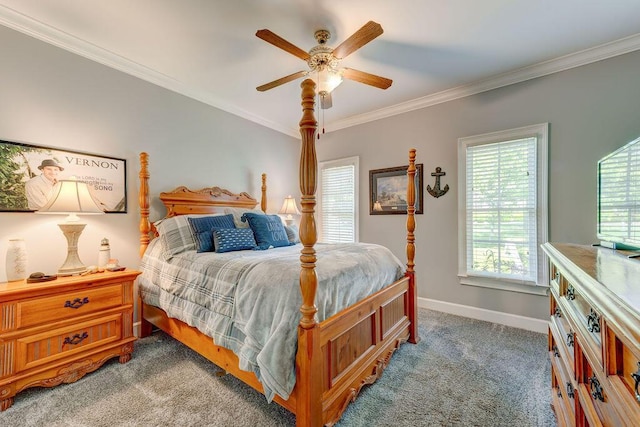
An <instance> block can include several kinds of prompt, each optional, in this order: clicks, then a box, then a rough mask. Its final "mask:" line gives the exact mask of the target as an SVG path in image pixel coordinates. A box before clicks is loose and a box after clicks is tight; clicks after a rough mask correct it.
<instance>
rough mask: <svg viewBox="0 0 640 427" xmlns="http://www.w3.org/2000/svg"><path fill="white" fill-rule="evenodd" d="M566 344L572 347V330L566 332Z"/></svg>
mask: <svg viewBox="0 0 640 427" xmlns="http://www.w3.org/2000/svg"><path fill="white" fill-rule="evenodd" d="M567 345H568V346H569V347H573V332H569V333H568V334H567Z"/></svg>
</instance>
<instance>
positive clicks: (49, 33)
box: [0, 5, 640, 138]
mask: <svg viewBox="0 0 640 427" xmlns="http://www.w3.org/2000/svg"><path fill="white" fill-rule="evenodd" d="M0 25H4V26H5V27H8V28H11V29H14V30H16V31H19V32H21V33H23V34H27V35H29V36H31V37H34V38H36V39H39V40H42V41H44V42H46V43H49V44H51V45H54V46H57V47H60V48H62V49H64V50H67V51H69V52H72V53H75V54H77V55H80V56H82V57H85V58H87V59H90V60H92V61H94V62H98V63H100V64H103V65H106V66H108V67H111V68H113V69H116V70H118V71H122V72H124V73H126V74H129V75H131V76H134V77H137V78H139V79H142V80H145V81H147V82H149V83H152V84H154V85H157V86H160V87H163V88H165V89H168V90H170V91H172V92H176V93H178V94H181V95H184V96H187V97H189V98H192V99H195V100H197V101H200V102H203V103H205V104H207V105H210V106H212V107H215V108H218V109H220V110H223V111H226V112H228V113H231V114H234V115H236V116H239V117H242V118H244V119H247V120H249V121H252V122H254V123H257V124H260V125H262V126H265V127H268V128H270V129H273V130H275V131H278V132H281V133H283V134H285V135H289V136H292V137H294V138H298V137H299V136H300V135H299V130H298V129H297V128H296V129H294V128H291V127H286V126H282V125H281V124H279V123H275V122H273V121H270V120H266V119H265V118H264V117H261V116H258V115H256V114H253V113H250V112H248V111H246V110H244V109H241V108H238V107H237V106H235V105H233V104H230V103H228V102H225V101H223V100H221V99H220V98H218V97H216V96H214V95H213V94H211V93H208V92H203V91H202V90H199V89H197V88H196V87H193V86H190V85H187V84H185V83H184V82H181V81H179V80H176V79H174V78H172V77H170V76H168V75H166V74H163V73H160V72H158V71H156V70H153V69H151V68H149V67H146V66H144V65H142V64H139V63H137V62H134V61H131V60H129V59H127V58H125V57H123V56H120V55H118V54H115V53H113V52H111V51H109V50H106V49H103V48H101V47H98V46H96V45H94V44H92V43H89V42H87V41H85V40H82V39H80V38H78V37H75V36H72V35H71V34H68V33H65V32H64V31H60V30H58V29H56V28H53V27H51V26H49V25H47V24H45V23H43V22H41V21H38V20H36V19H33V18H30V17H28V16H26V15H23V14H21V13H18V12H16V11H15V10H13V9H11V8H8V7H6V6H2V5H0ZM636 50H640V33H638V34H635V35H632V36H629V37H626V38H623V39H620V40H616V41H613V42H610V43H606V44H603V45H600V46H596V47H593V48H590V49H585V50H582V51H579V52H576V53H572V54H569V55H565V56H561V57H559V58H555V59H551V60H549V61H544V62H541V63H538V64H534V65H531V66H528V67H524V68H520V69H517V70H514V71H510V72H507V73H503V74H499V75H496V76H493V77H490V78H488V79H483V80H478V81H476V82H473V83H470V84H466V85H461V86H457V87H455V88H451V89H447V90H444V91H441V92H438V93H435V94H432V95H427V96H423V97H421V98H416V99H413V100H410V101H407V102H403V103H400V104H396V105H393V106H391V107H388V108H382V109H379V110H375V111H372V112H368V113H365V114H360V115H355V116H352V117H348V118H346V119H343V120H337V121H335V122H330V123H327V126H326V127H327V132H331V131H336V130H339V129H344V128H347V127H351V126H356V125H359V124H363V123H367V122H371V121H374V120H379V119H383V118H387V117H391V116H395V115H398V114H403V113H407V112H409V111H413V110H418V109H421V108H426V107H430V106H433V105H437V104H441V103H443V102H448V101H452V100H455V99H459V98H464V97H466V96H470V95H475V94H478V93H481V92H486V91H489V90H492V89H497V88H500V87H503V86H508V85H511V84H514V83H520V82H524V81H526V80H531V79H535V78H538V77H542V76H546V75H549V74H553V73H557V72H560V71H564V70H568V69H571V68H575V67H580V66H582V65H587V64H590V63H592V62H596V61H601V60H603V59H607V58H612V57H614V56H618V55H622V54H625V53H629V52H633V51H636Z"/></svg>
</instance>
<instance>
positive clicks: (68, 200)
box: [36, 179, 104, 276]
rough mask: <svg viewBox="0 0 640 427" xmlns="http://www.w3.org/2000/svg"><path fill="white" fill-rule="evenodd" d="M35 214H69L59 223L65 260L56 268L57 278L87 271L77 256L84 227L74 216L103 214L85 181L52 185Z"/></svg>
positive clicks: (61, 182)
mask: <svg viewBox="0 0 640 427" xmlns="http://www.w3.org/2000/svg"><path fill="white" fill-rule="evenodd" d="M36 213H40V214H69V216H68V217H67V220H66V222H64V223H62V224H58V227H60V230H62V233H63V234H64V237H65V238H66V239H67V259H66V260H65V261H64V264H62V266H61V267H60V268H59V269H58V275H59V276H72V275H75V274H82V273H84V272H85V271H87V268H86V267H85V265H84V264H83V263H82V261H80V257H79V256H78V239H79V238H80V234H82V230H84V227H85V226H86V224H82V223H80V221H79V219H78V217H77V215H99V214H103V213H104V211H103V210H102V209H101V208H100V206H99V204H98V202H96V200H95V199H94V198H93V196H92V195H91V192H90V191H89V186H88V185H87V183H86V182H82V181H77V180H75V179H66V180H60V181H58V182H57V183H56V185H54V187H53V191H52V192H51V197H50V198H49V200H48V201H47V203H46V204H45V205H44V206H43V207H41V208H40V209H39V210H38V211H36Z"/></svg>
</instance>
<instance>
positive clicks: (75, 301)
mask: <svg viewBox="0 0 640 427" xmlns="http://www.w3.org/2000/svg"><path fill="white" fill-rule="evenodd" d="M122 304H123V293H122V286H121V285H119V284H117V285H110V286H103V287H99V288H87V289H83V290H79V291H74V292H68V293H64V294H59V295H53V296H50V297H44V298H34V299H29V300H25V301H20V302H18V303H17V308H18V312H19V313H20V316H19V317H18V319H19V320H18V325H17V327H18V329H24V328H28V327H31V326H35V325H40V324H47V323H51V322H53V321H56V320H63V319H68V318H71V317H75V316H81V315H84V314H90V313H94V312H97V311H100V310H104V309H107V308H111V307H118V306H120V305H122Z"/></svg>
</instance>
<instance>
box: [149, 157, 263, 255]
mask: <svg viewBox="0 0 640 427" xmlns="http://www.w3.org/2000/svg"><path fill="white" fill-rule="evenodd" d="M148 158H149V156H148V154H147V153H140V175H139V176H140V194H139V197H140V200H139V202H140V257H142V255H143V254H144V252H145V251H146V249H147V246H148V245H149V242H150V241H151V239H152V238H153V237H155V236H156V235H157V233H156V230H155V227H154V226H153V224H152V223H151V222H150V221H149V169H148ZM261 189H262V197H261V199H260V208H261V209H262V211H263V212H266V211H267V174H265V173H263V174H262V187H261ZM160 200H161V201H162V203H163V204H164V206H165V207H166V208H167V214H166V215H165V218H169V217H172V216H176V215H188V214H214V213H222V212H223V209H224V208H228V207H232V208H248V209H253V208H255V207H256V206H257V205H258V201H257V200H256V199H254V198H253V197H251V196H250V195H249V194H247V193H238V194H236V193H232V192H231V191H229V190H225V189H224V188H220V187H208V188H202V189H200V190H190V189H188V188H187V187H184V186H181V187H178V188H176V189H175V190H173V191H169V192H163V193H160Z"/></svg>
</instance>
